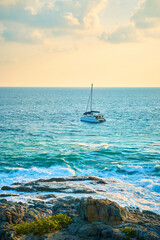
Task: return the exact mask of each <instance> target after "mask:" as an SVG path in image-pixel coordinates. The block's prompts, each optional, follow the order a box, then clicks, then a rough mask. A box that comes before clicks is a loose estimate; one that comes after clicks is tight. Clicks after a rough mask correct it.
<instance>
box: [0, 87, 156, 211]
mask: <svg viewBox="0 0 160 240" xmlns="http://www.w3.org/2000/svg"><path fill="white" fill-rule="evenodd" d="M89 94H90V89H89V88H5V87H4V88H0V188H1V187H2V186H5V185H7V186H11V185H12V184H13V183H15V182H21V183H23V182H27V181H32V180H36V179H39V178H43V179H47V178H52V177H59V176H63V177H66V176H78V175H94V176H98V177H101V178H104V179H108V180H110V183H109V184H107V185H105V186H104V187H103V194H99V195H97V196H96V197H98V198H104V197H105V198H109V199H111V200H114V201H116V202H118V203H119V204H120V205H122V206H131V207H138V208H140V209H146V210H152V211H155V212H157V213H160V88H94V91H93V108H94V110H99V111H101V112H102V113H103V114H104V116H105V118H106V122H104V123H100V124H93V123H86V122H81V121H80V117H81V116H82V114H83V113H84V112H85V110H86V105H87V102H88V97H89ZM97 188H98V186H97ZM13 192H14V191H13ZM7 193H8V191H2V190H0V194H7ZM27 194H29V193H27ZM56 194H57V193H56ZM82 195H83V194H82ZM27 196H28V195H25V194H24V195H23V193H21V198H20V199H21V200H22V199H25V197H27ZM10 199H11V200H16V201H18V198H16V197H10Z"/></svg>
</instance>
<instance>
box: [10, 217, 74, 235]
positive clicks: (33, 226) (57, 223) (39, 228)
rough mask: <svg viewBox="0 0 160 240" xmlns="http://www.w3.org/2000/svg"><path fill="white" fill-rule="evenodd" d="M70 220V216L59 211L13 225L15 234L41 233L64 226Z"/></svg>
mask: <svg viewBox="0 0 160 240" xmlns="http://www.w3.org/2000/svg"><path fill="white" fill-rule="evenodd" d="M71 222H72V218H71V217H69V216H67V215H66V214H62V213H59V214H57V215H54V216H52V217H48V218H37V219H36V220H35V221H32V222H22V223H20V224H17V225H13V226H12V227H13V228H14V230H15V232H16V234H17V235H19V234H28V233H39V234H43V233H46V232H54V231H55V230H58V229H61V228H63V227H66V226H67V225H68V224H69V223H71Z"/></svg>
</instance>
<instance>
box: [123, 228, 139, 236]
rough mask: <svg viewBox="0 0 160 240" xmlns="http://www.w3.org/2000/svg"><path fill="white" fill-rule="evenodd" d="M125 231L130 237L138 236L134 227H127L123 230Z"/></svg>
mask: <svg viewBox="0 0 160 240" xmlns="http://www.w3.org/2000/svg"><path fill="white" fill-rule="evenodd" d="M122 232H123V233H125V235H126V236H127V237H129V238H132V237H135V236H136V230H135V229H134V228H132V227H125V228H124V229H123V230H122Z"/></svg>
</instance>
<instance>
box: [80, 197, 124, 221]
mask: <svg viewBox="0 0 160 240" xmlns="http://www.w3.org/2000/svg"><path fill="white" fill-rule="evenodd" d="M80 211H81V216H82V217H84V218H85V219H87V220H88V221H89V222H90V223H92V222H103V223H105V224H113V225H114V224H121V223H123V222H124V221H125V220H126V218H127V210H125V209H124V208H123V207H120V206H119V205H118V204H117V203H115V202H112V201H110V200H108V199H93V198H92V197H89V198H87V199H82V200H81V208H80Z"/></svg>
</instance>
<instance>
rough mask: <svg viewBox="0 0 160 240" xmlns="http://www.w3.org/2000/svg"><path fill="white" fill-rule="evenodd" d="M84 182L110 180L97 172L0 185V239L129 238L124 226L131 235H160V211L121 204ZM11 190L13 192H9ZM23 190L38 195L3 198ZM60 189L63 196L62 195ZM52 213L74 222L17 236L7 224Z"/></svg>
mask: <svg viewBox="0 0 160 240" xmlns="http://www.w3.org/2000/svg"><path fill="white" fill-rule="evenodd" d="M84 182H89V183H90V185H100V186H102V185H106V184H110V181H106V180H104V179H102V178H99V177H96V176H72V177H65V178H64V177H59V178H50V179H38V180H36V181H32V182H27V183H15V184H14V185H12V186H4V187H2V190H5V191H6V195H5V194H4V195H3V196H2V195H1V199H0V221H1V229H0V237H1V238H0V239H2V240H17V239H23V240H25V239H31V240H38V239H39V240H41V239H42V240H43V239H48V240H52V239H53V240H54V239H57V240H64V239H73V240H76V239H77V240H81V239H89V240H90V239H91V240H104V239H129V238H128V236H127V235H125V233H124V232H123V230H124V229H125V228H126V227H130V228H132V229H134V230H135V232H134V234H133V235H134V236H133V238H132V239H140V240H141V239H142V240H144V239H145V240H147V239H148V240H150V239H151V240H152V239H153V240H158V239H160V215H158V214H156V213H154V212H151V211H147V210H142V211H141V210H140V209H138V208H133V207H121V206H120V205H119V204H117V203H115V202H114V201H110V200H108V199H107V198H102V197H101V198H99V197H98V196H97V192H94V191H93V189H92V188H90V187H89V186H88V187H86V184H84ZM73 183H74V184H73ZM77 183H78V184H77ZM79 183H80V184H79ZM10 191H14V192H15V193H14V194H13V193H11V194H10ZM102 191H103V190H102ZM23 192H25V193H26V195H27V194H29V193H33V194H35V195H36V196H37V199H30V200H29V201H28V203H22V202H20V201H19V202H18V203H17V202H16V201H7V200H6V199H7V198H8V197H10V195H11V196H12V197H13V198H14V197H16V195H20V194H21V193H23ZM53 192H54V193H55V192H57V193H61V194H62V196H60V195H59V196H56V195H55V194H53ZM16 193H17V194H16ZM63 193H65V194H66V196H63ZM73 194H74V196H72V195H73ZM14 195H15V196H14ZM80 195H81V197H80ZM91 195H92V196H94V198H93V197H91ZM76 196H77V197H76ZM82 196H83V197H82ZM5 198H6V199H5ZM53 213H54V214H57V213H65V214H67V215H69V216H71V217H72V218H73V222H72V223H71V224H70V225H69V226H68V228H66V229H62V230H60V231H58V232H56V233H52V234H45V235H29V236H28V235H27V236H20V237H17V236H16V235H15V232H14V231H13V229H12V228H10V225H9V224H17V223H19V222H21V221H22V220H25V221H31V220H34V219H35V218H36V217H47V216H51V215H52V214H53ZM67 235H68V237H66V236H67Z"/></svg>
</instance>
